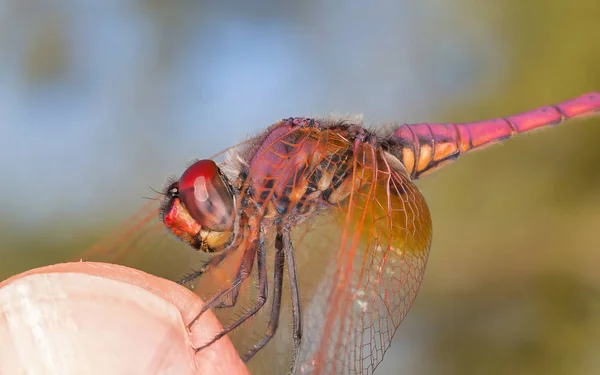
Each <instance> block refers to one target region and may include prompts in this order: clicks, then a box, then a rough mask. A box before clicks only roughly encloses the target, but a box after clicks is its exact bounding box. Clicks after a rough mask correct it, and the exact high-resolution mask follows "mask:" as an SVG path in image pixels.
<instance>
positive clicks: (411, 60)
mask: <svg viewBox="0 0 600 375" xmlns="http://www.w3.org/2000/svg"><path fill="white" fill-rule="evenodd" d="M84 4H85V5H84ZM599 14H600V2H598V1H597V0H574V1H570V2H567V1H563V2H549V1H545V0H531V1H521V0H502V1H491V0H486V1H482V0H480V1H467V0H457V1H452V2H448V1H441V0H387V1H378V2H364V1H354V0H350V1H348V0H345V1H343V0H328V1H314V0H311V1H302V2H278V1H268V0H264V1H261V0H255V1H252V2H246V1H233V0H231V1H219V2H205V1H189V0H188V1H186V0H179V1H174V0H172V1H169V2H166V1H157V0H118V1H117V0H103V1H101V2H100V1H98V2H93V5H92V2H81V1H75V0H55V1H41V0H3V1H1V2H0V82H1V84H0V132H1V136H0V172H1V175H2V178H3V183H2V184H1V185H0V189H1V191H0V207H2V210H1V215H0V223H1V225H0V234H1V236H2V247H1V250H0V251H1V253H0V257H1V258H0V259H1V261H0V277H1V278H2V279H4V278H6V277H9V276H11V275H14V274H16V273H19V272H22V271H24V270H27V269H30V268H33V267H37V266H42V265H46V264H51V263H55V262H59V261H63V260H65V259H67V258H69V257H70V256H71V255H72V254H75V253H76V252H78V251H79V252H80V251H83V250H84V249H86V248H88V247H90V246H91V245H92V244H93V243H94V242H95V241H97V240H98V239H100V238H102V237H105V236H107V235H108V234H109V233H110V230H111V228H115V227H118V226H119V225H120V223H122V222H123V221H124V220H126V218H127V217H128V216H129V215H130V214H131V213H133V212H134V211H135V210H136V208H138V207H139V206H141V205H143V204H144V203H146V200H144V198H143V197H144V196H152V195H153V192H152V190H151V189H150V187H152V188H154V189H160V188H161V187H162V185H163V182H164V179H165V177H166V176H168V175H178V174H180V173H181V172H182V171H183V170H184V168H185V167H186V166H187V164H188V161H189V160H190V159H192V158H206V157H209V156H211V155H212V154H214V153H216V152H218V151H219V150H221V149H223V148H225V147H227V146H230V145H233V144H234V143H236V142H238V141H240V140H242V139H244V137H246V136H247V135H252V134H254V133H255V132H257V131H259V130H260V129H263V128H265V127H266V126H268V125H269V124H271V123H272V122H274V121H277V120H278V119H280V118H282V117H289V116H322V115H328V114H330V113H363V114H364V119H365V123H366V124H370V123H371V124H372V123H384V122H387V121H396V122H424V121H428V122H435V121H438V122H439V121H443V122H451V121H452V122H461V121H473V120H481V119H486V118H491V117H497V116H506V115H511V114H514V113H518V112H521V111H525V110H529V109H533V108H535V107H538V106H541V105H546V104H553V103H557V102H559V101H562V100H566V99H569V98H571V97H575V96H577V95H580V94H582V93H585V92H588V91H594V90H595V91H598V90H599V89H600V22H599V21H598V15H599ZM599 139H600V119H599V118H596V119H588V120H579V121H574V122H571V123H569V124H565V125H564V126H560V127H557V128H554V129H550V130H547V131H542V132H537V133H534V135H532V136H522V137H519V138H517V139H514V140H511V141H509V142H506V143H505V144H504V145H502V146H497V147H493V148H491V149H487V150H485V151H482V152H479V153H475V154H473V155H469V156H466V157H464V158H463V159H461V160H460V161H459V162H458V163H456V164H454V165H452V166H450V167H448V168H445V169H443V170H441V171H439V172H437V173H435V174H433V175H431V176H428V177H426V178H425V179H424V180H422V181H419V182H418V186H419V187H420V188H421V189H422V191H423V193H424V195H425V197H426V198H427V200H428V202H429V207H430V209H431V212H432V216H433V221H434V240H433V247H432V251H431V255H430V261H429V265H428V269H427V272H426V274H425V281H424V283H423V285H422V288H421V292H420V295H419V298H417V302H416V304H415V305H414V307H413V309H412V310H411V313H410V314H409V315H408V317H407V318H406V319H405V321H404V323H403V325H402V326H401V327H400V329H399V330H398V333H397V335H396V337H395V341H394V344H393V346H392V348H391V349H390V351H389V352H388V354H387V355H386V358H385V360H384V362H383V363H382V364H381V366H380V367H379V368H378V373H379V374H400V373H401V374H507V373H511V374H597V373H599V372H600V359H598V358H600V357H598V356H596V354H597V351H598V350H600V276H599V272H598V265H600V240H599V239H598V229H599V228H600V168H599V166H598V162H599V161H600V147H598V146H597V143H598V140H599Z"/></svg>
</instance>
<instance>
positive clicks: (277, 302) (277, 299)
mask: <svg viewBox="0 0 600 375" xmlns="http://www.w3.org/2000/svg"><path fill="white" fill-rule="evenodd" d="M281 237H282V236H281V233H277V237H276V238H275V249H276V250H277V252H276V253H275V263H274V267H273V270H274V271H273V303H272V306H271V316H270V317H269V323H268V324H267V331H266V333H265V336H264V337H263V338H262V340H260V342H258V343H257V344H256V345H254V347H253V348H252V349H250V351H248V353H246V355H244V357H243V360H244V362H248V361H249V360H250V359H251V358H252V357H254V355H255V354H256V353H258V351H259V350H261V349H262V348H263V347H264V346H265V345H267V343H268V342H269V341H270V340H271V338H273V335H275V332H276V331H277V326H278V325H279V313H280V312H281V291H282V285H283V264H284V262H285V257H284V252H283V245H282V239H281ZM259 283H260V281H259Z"/></svg>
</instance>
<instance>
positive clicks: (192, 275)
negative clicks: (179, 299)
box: [177, 249, 229, 285]
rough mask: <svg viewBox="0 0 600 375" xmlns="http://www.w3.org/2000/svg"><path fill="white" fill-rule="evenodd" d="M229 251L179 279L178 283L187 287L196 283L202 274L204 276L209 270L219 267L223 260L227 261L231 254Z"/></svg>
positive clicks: (223, 252) (224, 251)
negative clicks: (191, 283) (192, 282)
mask: <svg viewBox="0 0 600 375" xmlns="http://www.w3.org/2000/svg"><path fill="white" fill-rule="evenodd" d="M227 250H228V249H226V250H223V251H222V252H221V253H219V254H217V255H216V256H214V257H212V258H210V259H209V260H208V262H206V263H204V264H203V265H202V267H201V268H200V269H199V270H197V271H192V272H191V273H189V274H187V275H185V276H184V277H182V278H181V279H179V280H178V281H177V284H180V285H185V284H187V283H189V282H190V281H194V280H195V279H197V278H199V277H200V276H202V274H204V273H205V272H206V270H207V269H208V268H211V267H218V266H219V265H220V264H221V263H222V262H223V260H225V258H227V255H228V254H229V252H227Z"/></svg>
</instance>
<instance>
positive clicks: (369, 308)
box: [295, 145, 432, 374]
mask: <svg viewBox="0 0 600 375" xmlns="http://www.w3.org/2000/svg"><path fill="white" fill-rule="evenodd" d="M353 185H354V186H353V189H352V191H353V193H352V195H351V196H350V198H349V199H348V200H347V202H346V203H345V204H344V205H341V206H340V207H338V208H337V209H336V210H332V211H331V212H330V213H329V216H327V217H322V218H320V220H322V221H323V223H318V224H317V225H315V224H316V223H312V225H311V224H310V223H309V224H307V226H312V227H313V228H315V227H316V228H318V229H313V230H310V231H309V232H308V233H301V234H300V233H299V235H298V238H297V239H296V244H295V251H296V254H297V257H298V259H299V260H298V265H299V271H298V272H299V274H300V276H299V277H300V279H301V280H300V291H301V293H302V300H303V305H302V306H303V308H304V322H305V331H304V337H305V338H306V340H304V342H303V345H302V352H301V353H302V354H301V356H302V358H301V366H300V368H299V372H300V373H317V374H371V373H372V372H373V371H374V369H375V367H376V366H377V365H378V364H379V363H380V362H381V360H382V358H383V354H384V353H385V351H386V350H387V348H388V347H389V345H390V342H391V340H392V337H393V335H394V333H395V332H396V329H397V328H398V326H399V325H400V323H401V322H402V319H403V318H404V316H405V315H406V313H407V312H408V310H409V309H410V307H411V305H412V303H413V301H414V299H415V297H416V295H417V292H418V289H419V286H420V283H421V280H422V277H423V273H424V270H425V265H426V261H427V256H428V253H429V248H430V244H431V230H432V228H431V218H430V214H429V210H428V207H427V205H426V203H425V200H424V198H423V196H422V195H421V193H420V192H419V191H418V189H417V188H416V186H415V185H414V184H413V183H412V182H411V181H410V180H409V179H408V177H406V176H405V175H404V174H402V173H400V172H398V171H396V170H394V169H393V168H392V167H391V166H390V163H389V162H388V160H387V159H386V155H385V154H384V153H383V152H382V151H380V150H376V149H375V148H374V147H373V146H371V145H363V146H362V149H361V150H359V152H357V156H356V159H355V163H354V171H353ZM335 226H337V230H336V229H335ZM315 264H320V266H318V267H316V266H315ZM319 274H320V275H319Z"/></svg>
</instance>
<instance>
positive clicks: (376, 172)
mask: <svg viewBox="0 0 600 375" xmlns="http://www.w3.org/2000/svg"><path fill="white" fill-rule="evenodd" d="M599 112H600V92H592V93H588V94H585V95H581V96H579V97H577V98H574V99H571V100H567V101H564V102H562V103H559V104H556V105H549V106H544V107H541V108H537V109H534V110H530V111H527V112H524V113H521V114H517V115H513V116H508V117H502V118H495V119H491V120H484V121H476V122H467V123H418V124H390V125H386V126H382V127H366V126H363V124H362V123H361V121H359V120H353V119H332V118H314V119H313V118H305V117H292V118H286V119H282V120H280V121H278V122H276V123H275V124H273V125H271V126H270V127H268V128H267V129H266V130H264V131H262V132H261V133H259V134H258V135H256V136H253V137H250V138H249V139H247V140H246V141H244V142H242V143H240V144H238V145H236V146H234V147H232V148H230V149H229V150H227V153H226V156H225V158H224V161H222V162H219V163H217V162H216V161H214V160H213V159H203V160H197V161H194V162H193V163H192V164H191V165H190V166H189V167H188V168H187V169H186V170H185V171H184V172H183V174H182V175H181V176H180V177H179V178H176V179H172V180H169V181H168V182H167V184H166V186H165V188H164V190H163V191H162V192H161V193H160V194H159V197H160V204H159V206H158V207H157V206H156V205H155V203H154V201H151V202H150V203H149V206H147V207H144V208H143V209H142V210H141V211H140V212H139V213H138V214H137V216H136V217H135V219H130V220H128V221H127V222H126V224H124V225H123V226H122V227H121V228H120V229H119V230H118V233H117V234H113V235H112V236H110V237H109V238H107V239H106V240H104V241H102V242H100V243H99V244H98V245H96V246H94V247H93V248H92V249H91V251H90V252H88V253H87V255H84V256H83V258H84V260H85V259H86V257H88V256H91V254H97V253H100V252H105V253H107V254H108V253H110V254H112V255H115V254H124V253H127V252H129V251H134V250H135V249H136V248H137V249H139V248H148V247H155V248H158V249H159V251H161V252H162V253H161V254H164V256H165V257H166V256H167V254H169V251H172V249H174V248H175V247H176V245H177V242H179V243H181V244H183V245H184V246H185V247H186V248H188V249H193V250H195V251H197V252H199V253H202V254H204V255H205V256H206V259H205V260H204V261H203V264H202V265H201V267H200V268H198V269H197V270H195V271H193V272H191V273H189V274H187V275H186V276H185V277H183V278H182V279H181V280H180V283H182V284H184V285H186V286H188V287H190V288H191V289H193V290H194V291H195V292H196V293H197V294H198V295H200V296H201V297H202V298H203V300H204V301H205V302H206V305H205V306H204V307H203V309H202V310H201V311H199V312H198V314H197V317H196V319H194V320H193V321H192V322H190V323H189V324H190V326H192V325H193V324H195V323H196V320H197V319H198V317H200V316H201V315H202V314H203V313H205V312H206V311H207V310H209V309H211V310H212V311H214V312H215V313H216V314H217V316H218V317H219V319H220V320H221V322H223V330H222V331H221V332H220V333H219V334H217V335H216V336H215V337H213V338H212V339H211V340H208V341H207V342H206V343H204V344H203V345H200V346H199V347H197V348H194V349H195V350H196V351H200V350H202V349H204V348H205V347H207V346H209V345H211V344H212V343H214V342H215V341H217V340H218V339H220V338H221V337H223V336H225V335H230V337H231V338H232V340H233V341H234V344H235V345H236V347H237V349H238V351H239V353H240V355H241V356H242V358H243V359H244V360H245V361H247V362H249V364H252V363H253V362H254V361H255V360H256V361H257V363H258V358H259V357H260V356H261V354H262V353H266V352H269V353H271V354H269V355H263V358H262V362H261V363H262V364H265V363H267V364H268V365H269V366H271V367H269V370H264V367H263V368H262V370H261V372H260V373H262V372H265V373H286V372H287V373H293V374H372V373H373V372H374V371H375V369H376V368H377V366H378V364H380V363H381V361H382V359H383V356H384V354H385V352H386V350H387V349H388V348H389V347H390V344H391V341H392V338H393V336H394V334H395V332H396V331H397V329H398V327H399V325H400V323H401V322H402V320H403V319H404V317H405V316H406V314H407V313H408V311H409V309H410V308H411V306H412V305H413V302H414V301H415V298H416V296H417V293H418V291H419V287H420V284H421V281H422V279H423V275H424V273H425V268H426V264H427V259H428V255H429V251H430V248H431V242H432V219H431V215H430V212H429V208H428V206H427V203H426V200H425V198H424V197H423V195H422V194H421V193H420V192H419V190H418V188H417V187H416V186H415V184H414V182H413V181H415V180H417V179H419V178H421V177H423V176H425V175H427V174H428V173H430V172H432V171H435V170H437V169H439V168H441V167H442V166H444V165H446V164H448V163H451V162H453V161H455V160H456V159H457V158H458V157H459V156H461V155H464V154H466V153H468V152H470V151H473V150H479V149H482V148H484V147H486V146H490V145H494V144H497V143H499V142H501V141H504V140H507V139H509V138H511V137H514V136H516V135H517V134H521V133H525V132H529V131H532V130H535V129H541V128H545V127H549V126H552V125H556V124H559V123H561V122H563V121H565V120H569V119H573V118H578V117H586V116H590V115H593V114H597V113H599ZM157 218H158V220H157ZM165 228H166V230H165ZM177 240H179V241H177ZM240 332H241V333H240ZM273 353H274V354H275V355H273ZM253 358H254V359H253ZM251 359H253V360H252V361H251Z"/></svg>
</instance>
